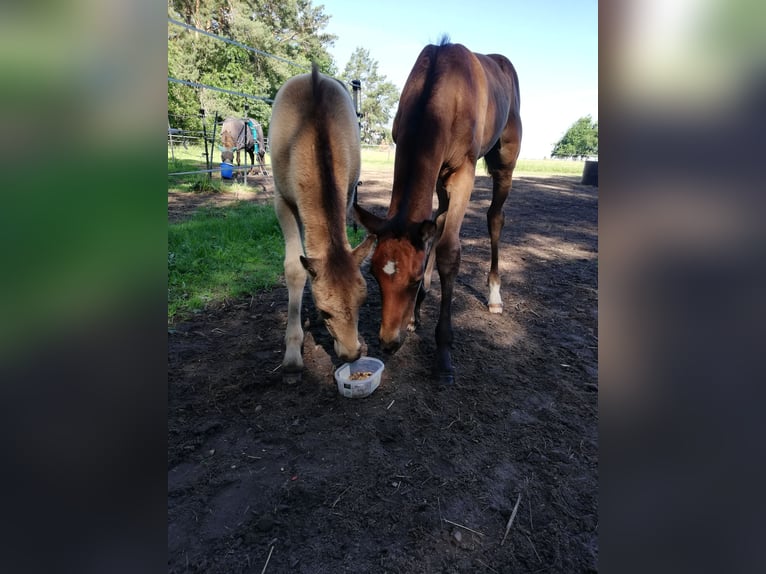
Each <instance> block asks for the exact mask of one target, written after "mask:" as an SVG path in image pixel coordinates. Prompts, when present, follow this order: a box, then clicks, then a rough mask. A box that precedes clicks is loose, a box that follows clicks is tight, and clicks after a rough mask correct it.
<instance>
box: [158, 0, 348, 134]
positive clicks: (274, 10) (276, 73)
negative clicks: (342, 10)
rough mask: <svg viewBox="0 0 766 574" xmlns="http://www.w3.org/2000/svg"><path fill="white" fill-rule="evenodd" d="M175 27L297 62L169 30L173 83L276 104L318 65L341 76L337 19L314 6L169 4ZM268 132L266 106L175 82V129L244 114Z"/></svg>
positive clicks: (298, 2)
mask: <svg viewBox="0 0 766 574" xmlns="http://www.w3.org/2000/svg"><path fill="white" fill-rule="evenodd" d="M168 16H170V17H171V18H173V19H174V20H179V21H182V22H184V23H186V24H189V25H191V26H194V27H195V28H199V29H201V30H205V31H207V32H211V33H213V34H216V35H218V36H223V37H225V38H229V39H232V40H235V41H237V42H240V43H242V44H244V45H245V46H249V47H251V48H255V49H256V50H260V51H262V52H266V53H268V54H272V55H275V56H278V57H280V58H283V59H285V60H289V61H291V62H295V63H296V64H298V65H299V66H301V67H302V69H301V68H298V67H296V66H293V65H290V64H288V63H286V62H285V61H281V60H278V59H274V58H270V57H268V56H264V55H262V54H259V53H254V52H253V51H250V50H246V49H244V48H242V47H240V46H235V45H232V44H228V43H226V42H223V41H221V40H218V39H215V38H210V37H208V36H205V35H203V34H200V33H198V32H193V31H189V30H186V29H184V28H182V27H180V26H177V25H175V24H172V23H171V24H169V25H168V75H169V76H171V77H173V78H178V79H181V80H189V81H195V82H199V83H202V84H207V85H210V86H216V87H218V88H224V89H228V90H232V91H237V92H241V93H243V94H250V95H255V96H261V97H264V98H273V97H274V96H275V95H276V92H277V90H278V89H279V88H280V87H281V86H282V84H284V82H285V81H286V80H287V79H288V78H290V77H292V76H295V75H296V74H300V73H303V72H304V71H307V70H308V69H310V67H311V63H312V62H316V63H317V64H318V65H319V67H320V69H321V70H322V71H325V72H329V73H333V71H334V63H333V60H332V56H331V55H330V53H329V52H328V50H327V47H328V46H330V45H331V44H332V43H333V42H334V41H335V39H336V36H333V35H331V34H326V33H324V32H323V29H324V28H325V27H326V26H327V23H328V21H329V18H330V17H329V16H328V15H327V14H325V13H324V6H322V5H319V6H313V5H312V0H168ZM245 104H247V105H248V106H249V111H248V115H249V116H250V117H253V118H255V119H256V120H258V121H259V122H260V123H261V124H263V126H264V129H266V131H267V132H268V124H269V121H270V118H271V106H270V105H269V104H268V103H267V102H265V101H260V100H254V99H250V98H243V97H241V96H235V95H231V94H226V93H221V92H217V91H212V90H206V89H199V90H198V89H195V88H191V87H188V86H185V85H179V84H176V83H171V82H168V115H169V116H170V117H171V121H172V123H173V127H179V128H182V129H200V128H201V124H200V120H199V118H198V117H197V115H198V111H199V109H200V108H203V109H204V110H205V111H206V113H207V115H208V116H213V114H214V113H216V112H217V113H218V114H219V115H220V116H228V115H232V116H238V117H240V116H242V115H243V114H244V106H245Z"/></svg>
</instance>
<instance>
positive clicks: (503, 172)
mask: <svg viewBox="0 0 766 574" xmlns="http://www.w3.org/2000/svg"><path fill="white" fill-rule="evenodd" d="M518 149H519V146H518V143H517V144H516V145H515V146H514V145H505V146H503V149H502V151H501V149H500V147H499V146H498V147H495V148H493V149H492V150H491V151H490V153H488V154H487V156H486V158H485V159H486V162H487V170H488V171H489V174H490V175H491V176H492V203H491V204H490V206H489V210H487V229H488V230H489V241H490V253H491V256H490V263H489V275H488V276H487V285H488V286H489V298H488V307H489V312H490V313H502V312H503V299H502V297H501V296H500V273H499V272H498V266H497V260H498V246H499V244H500V233H501V232H502V230H503V226H504V225H505V214H504V213H503V205H504V204H505V200H506V198H507V197H508V193H509V192H510V191H511V184H512V181H513V170H514V168H515V167H516V156H517V155H518ZM504 156H505V157H504Z"/></svg>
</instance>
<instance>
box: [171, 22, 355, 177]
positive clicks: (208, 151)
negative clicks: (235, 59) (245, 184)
mask: <svg viewBox="0 0 766 574" xmlns="http://www.w3.org/2000/svg"><path fill="white" fill-rule="evenodd" d="M168 22H169V23H170V24H172V25H174V26H178V27H181V28H183V29H185V30H189V31H191V32H195V33H198V34H202V35H204V36H206V37H209V38H212V39H214V40H218V41H221V42H225V43H227V44H231V45H233V46H237V47H239V48H242V49H243V50H247V51H249V52H252V53H254V54H257V55H259V56H264V57H267V58H271V59H274V60H277V61H279V62H283V63H285V64H289V65H291V66H293V67H295V68H298V69H299V70H303V71H310V70H311V69H310V68H309V67H307V66H305V65H303V64H299V63H297V62H293V61H291V60H288V59H287V58H283V57H281V56H277V55H276V54H270V53H268V52H264V51H263V50H258V49H257V48H253V47H252V46H248V45H246V44H243V43H242V42H238V41H236V40H233V39H232V38H227V37H225V36H220V35H218V34H214V33H213V32H208V31H207V30H202V29H200V28H197V27H195V26H192V25H190V24H186V23H185V22H181V21H179V20H176V19H175V18H171V17H168ZM336 79H338V80H340V79H339V78H336ZM340 81H341V82H343V83H344V84H346V85H349V86H351V88H352V90H354V92H355V94H356V93H357V91H358V90H361V84H360V83H359V82H358V80H357V81H355V82H350V83H349V82H345V81H344V80H340ZM168 82H170V83H176V84H181V85H185V86H189V87H191V88H196V89H205V90H211V91H215V92H220V93H224V94H229V95H232V96H237V97H242V98H246V99H250V100H258V101H263V102H267V103H269V104H273V103H274V100H273V98H268V97H266V96H259V95H254V94H246V93H243V92H240V91H237V90H232V89H229V88H222V87H220V86H211V85H208V84H203V83H200V82H195V81H191V80H184V79H179V78H174V77H172V76H170V75H168ZM355 106H356V100H355ZM247 107H248V106H247V105H245V115H247ZM200 112H201V113H200V115H199V116H193V115H183V114H171V113H168V147H169V148H170V156H171V158H172V159H173V162H174V164H175V163H176V161H175V159H176V158H175V147H176V143H177V142H178V143H179V144H180V147H182V148H183V149H184V150H189V149H190V147H196V146H200V147H202V146H204V153H202V152H200V154H199V156H198V157H201V156H204V157H205V162H206V166H207V169H200V170H195V171H179V172H172V173H168V176H184V175H192V174H208V177H210V176H211V175H212V174H213V173H216V172H218V173H220V172H221V168H220V167H218V168H213V167H212V164H213V156H214V153H215V136H216V134H215V131H216V127H217V124H218V123H219V120H220V121H223V118H222V117H220V116H219V114H218V113H217V112H216V113H214V115H213V117H214V120H213V122H214V123H213V127H212V130H210V131H208V130H207V128H206V125H205V123H204V112H203V110H200ZM171 117H175V118H184V119H186V118H192V117H199V118H201V119H202V122H203V129H202V130H181V129H178V128H173V127H172V126H171V125H170V118H171ZM264 140H265V148H266V151H267V152H268V150H269V142H268V138H264ZM208 146H209V148H208ZM169 159H170V158H169ZM245 163H246V165H245V166H244V167H237V168H232V169H233V171H241V170H249V169H252V168H253V166H252V165H250V166H248V165H247V153H246V154H245Z"/></svg>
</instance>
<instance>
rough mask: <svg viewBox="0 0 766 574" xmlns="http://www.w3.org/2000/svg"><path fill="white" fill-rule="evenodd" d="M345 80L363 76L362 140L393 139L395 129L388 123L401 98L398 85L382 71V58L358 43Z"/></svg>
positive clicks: (345, 72) (369, 141) (348, 80)
mask: <svg viewBox="0 0 766 574" xmlns="http://www.w3.org/2000/svg"><path fill="white" fill-rule="evenodd" d="M341 77H342V79H343V80H345V81H346V82H348V83H351V80H360V81H361V84H362V97H361V104H360V108H361V109H360V110H359V111H360V112H361V114H362V118H361V124H362V131H361V138H362V143H365V144H371V145H378V144H381V143H391V130H390V129H388V128H387V127H386V124H388V122H389V120H390V119H391V111H392V110H393V108H394V106H395V105H396V102H397V101H398V100H399V91H398V90H397V89H396V86H395V85H394V84H393V83H391V82H389V81H387V80H386V77H385V76H381V75H380V74H379V73H378V62H377V61H376V60H373V59H372V58H370V51H369V50H365V49H364V48H361V47H358V48H356V50H354V52H353V53H352V54H351V57H350V58H349V60H348V63H347V64H346V67H345V69H344V70H343V75H342V76H341Z"/></svg>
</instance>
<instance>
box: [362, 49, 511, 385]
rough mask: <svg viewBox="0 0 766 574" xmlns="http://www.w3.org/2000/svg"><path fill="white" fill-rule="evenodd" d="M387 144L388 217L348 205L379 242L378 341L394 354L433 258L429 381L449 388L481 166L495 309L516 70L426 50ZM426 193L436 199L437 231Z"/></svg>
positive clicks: (499, 59) (492, 60)
mask: <svg viewBox="0 0 766 574" xmlns="http://www.w3.org/2000/svg"><path fill="white" fill-rule="evenodd" d="M393 137H394V141H395V142H396V156H395V163H394V182H393V191H392V195H391V204H390V206H389V209H388V214H387V216H386V218H385V219H383V218H379V217H377V216H375V215H373V214H372V213H370V212H368V211H365V210H364V209H362V208H361V207H359V206H358V205H355V208H356V212H357V218H358V219H359V221H360V223H362V225H364V226H365V227H366V228H367V229H368V230H369V231H370V232H371V233H375V234H377V236H378V244H377V246H376V248H375V252H374V254H373V256H372V263H371V270H372V273H373V275H374V276H375V279H376V280H377V281H378V284H379V285H380V292H381V297H382V305H383V309H382V321H381V326H380V340H381V344H382V346H383V347H384V349H387V350H391V351H393V350H396V349H397V348H398V347H399V346H400V345H401V343H402V341H403V338H404V331H405V329H406V328H410V329H413V328H414V326H415V323H416V322H417V321H418V320H419V310H420V304H421V302H422V300H423V297H424V296H425V293H426V292H427V291H428V288H429V286H430V280H431V274H432V271H433V264H434V256H435V259H436V264H437V268H438V271H439V279H440V281H441V304H440V312H439V320H438V322H437V325H436V347H437V356H436V363H435V373H436V375H437V376H438V378H439V380H440V382H442V383H452V382H453V381H454V369H453V366H452V358H451V347H452V339H453V333H452V297H453V288H454V283H455V277H456V276H457V274H458V270H459V267H460V237H459V235H460V226H461V224H462V222H463V217H464V216H465V212H466V207H467V205H468V201H469V199H470V197H471V191H472V190H473V184H474V178H475V174H476V162H477V161H478V160H479V158H481V157H484V159H485V161H486V164H487V169H488V171H489V174H490V175H491V176H492V183H493V189H492V203H491V205H490V207H489V211H488V212H487V226H488V229H489V236H490V241H491V253H492V255H491V262H490V270H489V278H488V285H489V298H488V304H489V311H490V312H491V313H502V310H503V302H502V299H501V297H500V276H499V274H498V268H497V258H498V242H499V239H500V232H501V230H502V228H503V225H504V222H505V217H504V215H503V204H504V203H505V199H506V197H507V196H508V193H509V191H510V189H511V180H512V176H513V170H514V168H515V167H516V160H517V158H518V155H519V149H520V147H521V119H520V117H519V82H518V76H517V74H516V70H515V69H514V67H513V65H512V64H511V62H510V61H509V60H508V58H506V57H504V56H501V55H498V54H489V55H483V54H476V53H473V52H471V51H469V50H468V49H467V48H466V47H465V46H462V45H460V44H449V43H446V41H443V42H442V43H441V44H440V45H438V46H436V45H429V46H426V47H425V48H424V49H423V51H422V52H421V53H420V55H419V56H418V58H417V60H416V61H415V65H414V66H413V68H412V71H411V72H410V75H409V77H408V78H407V82H406V83H405V85H404V89H403V90H402V95H401V98H400V100H399V109H398V111H397V114H396V117H395V118H394V125H393ZM434 190H436V194H437V196H438V199H439V206H438V210H437V214H436V219H435V222H434V221H432V220H431V216H432V213H431V212H432V201H433V199H432V198H433V193H434ZM432 246H433V249H432ZM426 261H427V265H426Z"/></svg>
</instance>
